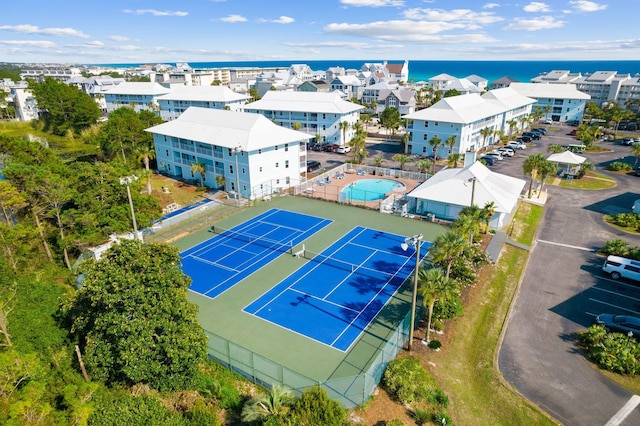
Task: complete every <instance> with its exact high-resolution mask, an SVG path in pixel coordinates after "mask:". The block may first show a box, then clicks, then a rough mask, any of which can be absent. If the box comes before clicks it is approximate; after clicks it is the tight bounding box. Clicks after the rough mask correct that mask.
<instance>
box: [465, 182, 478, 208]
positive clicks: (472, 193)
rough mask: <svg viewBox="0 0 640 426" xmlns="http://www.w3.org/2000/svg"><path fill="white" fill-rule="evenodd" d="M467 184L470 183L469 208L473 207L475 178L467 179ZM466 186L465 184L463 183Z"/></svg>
mask: <svg viewBox="0 0 640 426" xmlns="http://www.w3.org/2000/svg"><path fill="white" fill-rule="evenodd" d="M467 182H471V207H473V199H474V197H475V195H476V177H475V176H474V177H472V178H469V179H468V180H467ZM465 186H466V182H465Z"/></svg>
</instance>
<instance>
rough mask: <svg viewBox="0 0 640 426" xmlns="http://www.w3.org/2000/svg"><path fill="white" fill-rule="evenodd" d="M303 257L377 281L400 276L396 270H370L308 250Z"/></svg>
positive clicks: (389, 279)
mask: <svg viewBox="0 0 640 426" xmlns="http://www.w3.org/2000/svg"><path fill="white" fill-rule="evenodd" d="M303 256H304V258H305V259H308V260H311V261H313V262H317V263H321V264H323V265H328V266H331V267H333V268H337V269H341V270H343V271H347V272H350V273H352V274H356V275H364V276H367V277H371V278H376V279H380V280H385V281H391V279H392V278H394V277H395V276H396V275H397V274H398V271H397V270H394V271H393V272H388V271H383V270H379V269H374V268H369V267H366V266H363V265H357V264H355V263H350V262H346V261H344V260H340V259H336V258H333V257H329V256H325V255H323V254H320V253H314V252H312V251H309V250H306V249H305V250H304V253H303Z"/></svg>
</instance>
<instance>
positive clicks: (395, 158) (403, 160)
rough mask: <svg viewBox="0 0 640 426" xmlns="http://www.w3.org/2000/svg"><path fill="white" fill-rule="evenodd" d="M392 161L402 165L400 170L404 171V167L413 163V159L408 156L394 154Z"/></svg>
mask: <svg viewBox="0 0 640 426" xmlns="http://www.w3.org/2000/svg"><path fill="white" fill-rule="evenodd" d="M391 159H392V160H393V161H397V162H398V163H400V170H404V165H405V164H406V163H410V162H411V157H409V156H408V155H406V154H394V155H393V157H391Z"/></svg>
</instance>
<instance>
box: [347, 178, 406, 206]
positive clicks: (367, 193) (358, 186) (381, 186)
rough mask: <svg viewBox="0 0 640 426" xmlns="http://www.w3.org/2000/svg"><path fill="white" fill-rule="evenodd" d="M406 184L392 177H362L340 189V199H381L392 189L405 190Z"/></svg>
mask: <svg viewBox="0 0 640 426" xmlns="http://www.w3.org/2000/svg"><path fill="white" fill-rule="evenodd" d="M403 190H404V185H403V184H402V183H400V182H396V181H395V180H391V179H361V180H357V181H355V182H352V183H350V184H349V185H348V186H346V187H345V188H344V189H343V190H342V191H340V201H342V202H345V201H350V200H352V201H375V200H381V199H383V198H384V196H385V195H386V194H387V193H389V192H392V191H403Z"/></svg>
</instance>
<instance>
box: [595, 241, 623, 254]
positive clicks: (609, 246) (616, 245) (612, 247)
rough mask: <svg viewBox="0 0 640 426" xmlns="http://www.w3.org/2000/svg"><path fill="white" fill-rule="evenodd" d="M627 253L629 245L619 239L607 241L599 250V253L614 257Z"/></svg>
mask: <svg viewBox="0 0 640 426" xmlns="http://www.w3.org/2000/svg"><path fill="white" fill-rule="evenodd" d="M628 252H629V243H627V242H626V241H624V240H621V239H615V240H609V241H607V242H606V243H605V245H604V247H602V249H600V253H602V254H607V255H609V254H611V255H614V256H626V255H627V253H628Z"/></svg>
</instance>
